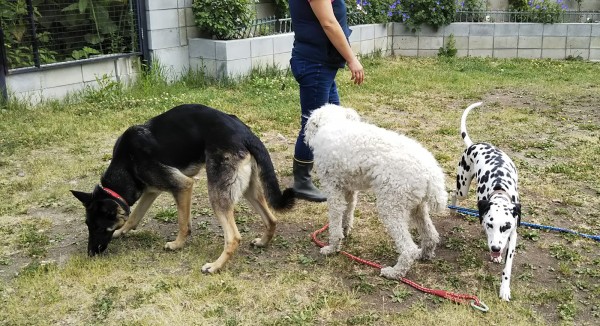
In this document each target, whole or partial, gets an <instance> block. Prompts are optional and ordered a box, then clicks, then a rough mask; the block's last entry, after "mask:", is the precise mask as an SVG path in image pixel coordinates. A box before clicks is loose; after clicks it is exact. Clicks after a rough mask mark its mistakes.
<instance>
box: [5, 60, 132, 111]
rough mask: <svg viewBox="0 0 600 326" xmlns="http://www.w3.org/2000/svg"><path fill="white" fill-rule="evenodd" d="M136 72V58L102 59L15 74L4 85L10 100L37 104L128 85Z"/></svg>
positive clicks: (7, 77) (7, 78) (9, 76)
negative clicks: (106, 85)
mask: <svg viewBox="0 0 600 326" xmlns="http://www.w3.org/2000/svg"><path fill="white" fill-rule="evenodd" d="M47 66H48V67H52V65H47ZM139 71H140V60H139V58H138V57H137V56H132V57H117V56H114V57H112V58H111V57H110V56H104V57H102V58H101V59H98V60H94V61H91V62H85V63H81V64H68V65H64V64H63V65H61V64H56V68H54V69H44V70H39V71H28V72H26V73H19V72H18V71H17V72H15V73H12V74H10V75H8V76H6V85H7V88H8V93H9V95H10V96H13V97H16V98H17V99H19V100H24V101H27V102H29V103H32V104H37V103H40V102H42V101H44V100H53V99H62V98H64V97H66V96H67V95H69V94H72V93H76V92H80V91H82V90H84V89H85V88H86V87H97V86H98V85H99V83H98V82H100V83H105V82H110V81H115V82H122V83H124V84H129V83H130V82H132V81H134V80H135V79H136V78H137V76H138V73H139Z"/></svg>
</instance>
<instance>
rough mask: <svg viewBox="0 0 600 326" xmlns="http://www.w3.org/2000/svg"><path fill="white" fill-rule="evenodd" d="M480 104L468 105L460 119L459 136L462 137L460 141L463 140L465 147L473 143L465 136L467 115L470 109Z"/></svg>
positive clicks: (467, 135)
mask: <svg viewBox="0 0 600 326" xmlns="http://www.w3.org/2000/svg"><path fill="white" fill-rule="evenodd" d="M481 103H482V102H477V103H473V104H471V105H469V107H467V108H466V109H465V111H464V112H463V114H462V118H460V135H461V136H462V139H463V140H464V142H465V145H467V147H469V146H471V145H473V141H471V138H469V134H467V115H468V114H469V112H471V110H472V109H474V108H476V107H478V106H480V105H481Z"/></svg>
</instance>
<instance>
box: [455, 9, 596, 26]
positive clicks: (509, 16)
mask: <svg viewBox="0 0 600 326" xmlns="http://www.w3.org/2000/svg"><path fill="white" fill-rule="evenodd" d="M454 21H455V22H457V23H472V22H492V23H597V22H599V21H600V11H560V12H555V13H543V14H542V13H539V12H521V11H509V10H472V11H457V12H456V15H455V18H454Z"/></svg>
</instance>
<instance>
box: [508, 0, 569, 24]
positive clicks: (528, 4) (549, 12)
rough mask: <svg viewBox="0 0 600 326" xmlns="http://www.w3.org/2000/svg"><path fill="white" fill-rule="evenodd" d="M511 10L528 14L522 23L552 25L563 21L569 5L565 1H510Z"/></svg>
mask: <svg viewBox="0 0 600 326" xmlns="http://www.w3.org/2000/svg"><path fill="white" fill-rule="evenodd" d="M509 8H510V9H511V10H515V11H520V12H524V13H527V15H525V16H523V19H521V20H522V21H526V22H531V23H544V24H552V23H558V22H560V21H561V17H562V15H563V13H564V12H565V10H566V9H567V5H566V4H565V0H510V1H509Z"/></svg>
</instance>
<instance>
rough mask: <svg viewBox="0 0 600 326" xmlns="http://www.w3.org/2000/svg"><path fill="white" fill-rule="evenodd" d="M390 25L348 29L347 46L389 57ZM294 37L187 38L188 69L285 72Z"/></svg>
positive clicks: (223, 73)
mask: <svg viewBox="0 0 600 326" xmlns="http://www.w3.org/2000/svg"><path fill="white" fill-rule="evenodd" d="M390 27H391V25H386V24H377V25H359V26H352V27H351V29H352V34H351V35H350V38H349V40H350V45H351V47H352V48H353V50H354V51H355V53H360V54H371V53H373V52H375V51H381V52H382V54H384V55H389V54H391V51H390V50H391V47H390V46H389V45H388V42H389V37H388V35H389V31H388V29H389V28H390ZM293 44H294V34H293V33H285V34H279V35H270V36H262V37H255V38H249V39H241V40H229V41H222V40H211V39H204V38H195V39H190V41H189V47H190V49H189V56H190V59H189V62H190V68H191V69H192V70H196V71H203V72H205V73H206V74H207V75H208V76H211V77H216V78H223V77H226V76H228V77H232V78H236V77H241V76H245V75H247V74H248V73H250V72H251V71H252V69H261V68H265V67H277V68H279V69H287V68H288V67H289V62H290V58H291V55H292V46H293Z"/></svg>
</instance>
